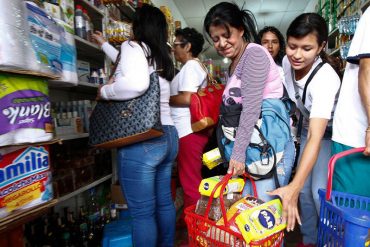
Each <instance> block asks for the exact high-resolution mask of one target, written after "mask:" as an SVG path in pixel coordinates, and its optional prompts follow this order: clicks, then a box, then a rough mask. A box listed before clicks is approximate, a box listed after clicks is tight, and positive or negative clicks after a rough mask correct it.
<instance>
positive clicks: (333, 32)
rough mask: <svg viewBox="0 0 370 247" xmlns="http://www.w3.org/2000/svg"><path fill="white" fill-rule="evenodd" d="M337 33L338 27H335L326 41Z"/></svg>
mask: <svg viewBox="0 0 370 247" xmlns="http://www.w3.org/2000/svg"><path fill="white" fill-rule="evenodd" d="M338 33H339V29H338V27H335V28H334V29H333V30H332V31H331V32H330V33H329V35H328V39H330V38H331V37H332V36H334V37H335V36H336V35H337V34H338Z"/></svg>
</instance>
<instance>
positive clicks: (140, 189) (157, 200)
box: [118, 125, 178, 247]
mask: <svg viewBox="0 0 370 247" xmlns="http://www.w3.org/2000/svg"><path fill="white" fill-rule="evenodd" d="M163 130H164V134H163V135H162V136H160V137H158V138H154V139H150V140H147V141H144V142H140V143H137V144H133V145H130V146H126V147H122V148H120V149H119V150H118V165H119V168H118V169H119V171H118V172H119V180H120V183H121V186H122V190H123V193H124V195H125V198H126V200H127V204H128V208H129V210H130V214H131V217H132V219H133V244H134V246H135V247H142V246H143V247H155V246H168V247H169V246H173V245H174V236H175V221H176V210H175V207H174V204H173V201H172V197H171V186H170V183H171V171H172V166H173V164H174V160H175V158H176V155H177V152H178V135H177V131H176V129H175V127H174V126H169V125H166V126H163Z"/></svg>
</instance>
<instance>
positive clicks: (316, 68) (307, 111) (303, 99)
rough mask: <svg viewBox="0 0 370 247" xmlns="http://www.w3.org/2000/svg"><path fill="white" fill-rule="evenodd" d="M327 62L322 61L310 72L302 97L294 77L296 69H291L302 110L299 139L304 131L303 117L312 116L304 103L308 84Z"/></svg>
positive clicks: (298, 105) (298, 102) (299, 122)
mask: <svg viewBox="0 0 370 247" xmlns="http://www.w3.org/2000/svg"><path fill="white" fill-rule="evenodd" d="M324 64H325V62H321V63H319V64H318V65H317V66H316V67H315V69H314V70H313V71H312V73H311V74H310V76H309V77H308V79H307V81H306V84H305V85H304V89H303V94H302V98H301V96H300V95H299V92H298V86H297V83H296V81H295V79H294V71H293V68H292V69H291V73H292V80H293V86H294V91H295V98H296V101H297V107H298V109H299V110H300V112H301V114H300V116H299V120H298V129H297V136H296V137H297V139H299V138H300V137H301V132H302V125H303V117H305V118H306V119H308V118H309V117H310V111H309V110H308V109H307V108H306V107H305V105H304V103H305V101H306V92H307V87H308V85H309V84H310V82H311V80H312V78H313V77H314V76H315V75H316V73H317V71H319V69H320V68H321V67H322V66H323V65H324Z"/></svg>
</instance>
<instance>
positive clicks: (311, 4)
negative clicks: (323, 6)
mask: <svg viewBox="0 0 370 247" xmlns="http://www.w3.org/2000/svg"><path fill="white" fill-rule="evenodd" d="M316 4H317V0H311V1H310V2H309V3H308V4H307V7H306V9H305V10H304V12H305V13H308V12H315V5H316Z"/></svg>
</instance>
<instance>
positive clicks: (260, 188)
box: [243, 140, 295, 202]
mask: <svg viewBox="0 0 370 247" xmlns="http://www.w3.org/2000/svg"><path fill="white" fill-rule="evenodd" d="M294 158H295V146H294V142H293V140H290V141H288V142H287V144H286V145H285V149H284V154H283V158H282V159H281V160H280V162H279V163H278V164H277V165H276V169H277V175H278V180H279V184H280V186H284V185H287V184H288V182H289V179H290V175H291V174H292V168H293V164H294ZM255 182H256V187H257V194H258V198H260V199H262V200H264V201H266V202H267V201H270V200H272V199H275V198H276V197H273V196H269V195H267V194H266V191H272V190H274V189H276V186H275V179H274V177H271V178H267V179H261V180H256V181H255ZM246 194H250V195H252V194H253V190H252V187H251V183H250V181H247V183H246V184H245V186H244V190H243V196H245V195H246Z"/></svg>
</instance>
